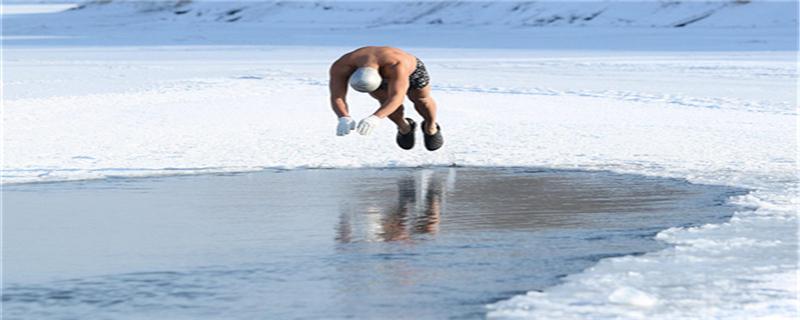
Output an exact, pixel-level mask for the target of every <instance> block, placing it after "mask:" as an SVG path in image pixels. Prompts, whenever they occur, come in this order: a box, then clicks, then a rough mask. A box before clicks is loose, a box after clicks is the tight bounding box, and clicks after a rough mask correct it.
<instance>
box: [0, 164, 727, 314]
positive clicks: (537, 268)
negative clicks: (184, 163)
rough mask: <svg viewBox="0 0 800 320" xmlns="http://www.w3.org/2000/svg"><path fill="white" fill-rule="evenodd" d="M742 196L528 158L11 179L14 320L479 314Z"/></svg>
mask: <svg viewBox="0 0 800 320" xmlns="http://www.w3.org/2000/svg"><path fill="white" fill-rule="evenodd" d="M741 193H743V190H739V189H732V188H727V187H719V186H704V185H694V184H689V183H687V182H686V181H684V180H676V179H663V178H654V177H643V176H636V175H622V174H613V173H608V172H581V171H553V170H538V169H530V168H505V169H501V168H436V169H383V170H382V169H359V170H297V171H278V172H261V173H249V174H234V175H207V176H187V177H164V178H140V179H110V180H105V181H85V182H73V183H54V184H31V185H17V186H6V188H5V190H4V192H3V196H4V203H3V214H4V225H3V233H4V243H3V249H4V253H3V259H4V260H3V263H4V269H3V276H4V284H3V289H4V292H3V301H4V314H3V316H4V318H5V319H72V318H76V319H107V318H113V319H153V318H160V319H218V318H225V319H271V318H329V319H330V318H333V319H337V318H358V319H363V318H392V319H398V318H408V319H419V318H435V319H442V318H476V317H482V316H483V314H484V312H485V307H484V306H485V305H486V304H487V303H492V302H495V301H498V300H501V299H506V298H509V297H511V296H513V295H516V294H519V293H523V292H525V291H528V290H541V289H543V288H546V287H548V286H551V285H554V284H556V283H558V281H559V279H560V278H562V277H563V276H565V275H567V274H570V273H575V272H579V271H581V270H583V269H585V268H587V267H590V266H591V265H592V264H594V263H596V262H597V261H598V260H599V259H601V258H604V257H612V256H619V255H628V254H641V253H645V252H648V251H653V250H657V249H659V248H662V247H663V244H660V243H658V242H656V241H654V240H653V236H654V235H655V234H656V233H657V232H658V231H659V230H663V229H665V228H669V227H674V226H689V225H698V224H704V223H715V222H721V221H723V220H725V219H727V218H728V217H729V216H730V215H731V214H732V211H733V209H734V208H732V207H730V206H729V205H726V204H725V199H726V198H727V197H729V196H731V195H735V194H741Z"/></svg>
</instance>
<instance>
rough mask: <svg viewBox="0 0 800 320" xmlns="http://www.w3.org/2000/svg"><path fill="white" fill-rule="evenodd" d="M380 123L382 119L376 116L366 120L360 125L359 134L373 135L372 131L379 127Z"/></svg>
mask: <svg viewBox="0 0 800 320" xmlns="http://www.w3.org/2000/svg"><path fill="white" fill-rule="evenodd" d="M378 121H381V118H378V117H376V116H374V115H372V116H369V117H366V118H364V120H361V121H360V122H359V123H358V133H360V134H361V135H362V136H366V135H368V134H370V133H372V130H373V129H375V128H376V127H378Z"/></svg>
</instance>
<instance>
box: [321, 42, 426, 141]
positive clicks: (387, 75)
mask: <svg viewBox="0 0 800 320" xmlns="http://www.w3.org/2000/svg"><path fill="white" fill-rule="evenodd" d="M360 67H371V68H375V69H378V72H379V73H380V76H381V77H382V78H383V79H384V81H385V83H386V84H385V85H382V86H381V87H380V88H379V89H377V90H375V91H372V92H370V93H369V94H370V96H372V97H373V98H375V99H376V100H378V102H379V103H380V107H379V108H378V110H376V111H375V112H374V113H373V115H374V116H376V117H378V118H380V119H383V118H386V117H388V118H389V119H390V120H392V121H393V122H394V123H395V124H396V125H397V128H398V131H399V132H400V133H401V134H406V133H408V132H409V130H411V127H410V126H409V124H408V122H406V120H405V117H404V116H403V100H404V98H405V96H406V95H407V96H408V98H409V100H411V102H413V103H414V109H416V110H417V112H418V113H419V114H420V115H421V116H422V117H423V118H424V119H425V124H426V128H422V129H423V130H424V132H425V133H426V134H429V135H433V134H435V133H436V132H437V125H436V123H437V122H436V102H435V101H434V100H433V98H432V97H431V88H430V85H426V86H425V87H423V88H419V89H417V88H410V87H409V76H411V74H412V73H413V72H414V71H415V69H416V68H417V58H416V57H415V56H413V55H411V54H409V53H407V52H405V51H403V50H400V49H397V48H392V47H363V48H359V49H356V50H355V51H352V52H350V53H347V54H345V55H343V56H342V57H341V58H339V59H338V60H336V61H335V62H334V63H333V65H332V66H331V68H330V83H329V85H330V94H331V97H330V99H331V107H332V108H333V111H334V112H335V113H336V115H337V116H339V117H340V118H341V117H349V116H350V113H349V108H348V106H347V101H346V99H345V97H346V95H347V87H348V78H349V77H350V75H351V74H352V73H353V72H354V71H355V70H356V69H358V68H360ZM409 88H410V90H409Z"/></svg>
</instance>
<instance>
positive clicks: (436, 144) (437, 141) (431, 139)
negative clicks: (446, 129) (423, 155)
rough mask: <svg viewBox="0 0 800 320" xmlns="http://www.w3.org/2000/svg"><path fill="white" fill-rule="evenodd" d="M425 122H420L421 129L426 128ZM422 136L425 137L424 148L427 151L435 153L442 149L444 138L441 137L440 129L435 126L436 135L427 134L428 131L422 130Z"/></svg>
mask: <svg viewBox="0 0 800 320" xmlns="http://www.w3.org/2000/svg"><path fill="white" fill-rule="evenodd" d="M427 127H428V126H426V125H425V121H422V128H427ZM422 135H423V136H424V137H425V148H426V149H428V150H429V151H435V150H437V149H439V148H441V147H442V145H443V144H444V137H442V128H441V127H439V124H438V123H437V124H436V133H434V134H428V130H424V129H423V130H422Z"/></svg>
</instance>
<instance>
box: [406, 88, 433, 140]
mask: <svg viewBox="0 0 800 320" xmlns="http://www.w3.org/2000/svg"><path fill="white" fill-rule="evenodd" d="M408 98H409V99H411V102H413V103H414V109H416V110H417V112H418V113H419V115H421V116H422V118H424V119H425V125H426V127H427V128H422V130H424V131H425V133H427V134H429V135H432V134H436V101H434V100H433V97H431V86H430V85H428V86H425V87H424V88H422V89H411V91H409V92H408Z"/></svg>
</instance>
